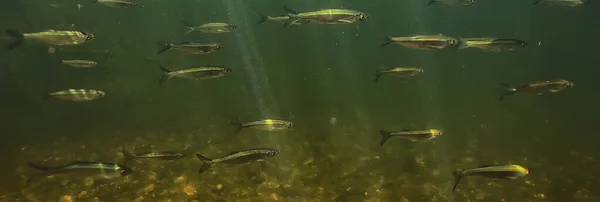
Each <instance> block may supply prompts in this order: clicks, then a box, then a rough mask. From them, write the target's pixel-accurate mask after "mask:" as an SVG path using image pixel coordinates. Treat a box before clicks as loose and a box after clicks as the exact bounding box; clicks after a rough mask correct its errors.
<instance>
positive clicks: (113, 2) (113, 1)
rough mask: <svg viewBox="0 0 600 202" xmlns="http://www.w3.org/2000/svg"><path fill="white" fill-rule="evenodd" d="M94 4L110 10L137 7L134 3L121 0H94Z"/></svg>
mask: <svg viewBox="0 0 600 202" xmlns="http://www.w3.org/2000/svg"><path fill="white" fill-rule="evenodd" d="M95 3H98V4H102V5H105V6H108V7H111V8H131V7H135V6H137V4H136V3H133V2H130V1H123V0H95Z"/></svg>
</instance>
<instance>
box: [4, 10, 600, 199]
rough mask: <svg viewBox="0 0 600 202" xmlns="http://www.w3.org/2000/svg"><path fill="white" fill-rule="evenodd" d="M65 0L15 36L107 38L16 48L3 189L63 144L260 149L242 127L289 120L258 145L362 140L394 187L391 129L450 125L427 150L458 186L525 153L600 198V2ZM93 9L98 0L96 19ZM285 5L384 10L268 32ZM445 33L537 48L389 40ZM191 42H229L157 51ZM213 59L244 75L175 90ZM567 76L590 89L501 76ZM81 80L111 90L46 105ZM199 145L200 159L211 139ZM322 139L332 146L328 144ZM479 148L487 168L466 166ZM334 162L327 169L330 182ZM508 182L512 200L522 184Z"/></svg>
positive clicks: (527, 159)
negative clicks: (85, 62) (178, 142)
mask: <svg viewBox="0 0 600 202" xmlns="http://www.w3.org/2000/svg"><path fill="white" fill-rule="evenodd" d="M56 2H57V3H61V4H62V5H63V6H62V7H61V8H54V7H51V6H50V4H52V2H47V1H42V0H22V1H1V2H0V19H2V20H0V28H11V29H16V30H19V31H22V32H36V31H42V30H45V29H59V30H64V29H71V28H70V25H71V24H73V25H74V27H73V28H72V29H75V30H82V31H87V32H91V33H93V34H94V35H95V36H96V39H95V40H94V41H91V42H89V43H87V44H84V45H81V46H63V47H56V49H57V51H56V53H54V54H49V53H48V51H47V50H48V46H46V45H43V44H33V43H29V44H26V45H23V46H21V47H19V48H17V49H16V50H14V51H12V52H7V51H6V49H0V95H2V96H1V98H2V99H1V105H0V106H1V107H0V109H1V113H0V129H1V131H2V135H1V136H0V140H1V141H0V151H1V152H2V161H3V163H2V166H0V178H1V179H3V180H2V183H0V190H7V191H16V190H19V189H20V188H19V187H17V186H16V185H15V183H14V182H18V180H19V176H17V175H16V174H15V168H16V167H18V166H21V165H23V164H24V163H25V162H27V161H35V160H39V159H45V158H49V157H52V156H51V155H50V153H47V152H48V150H52V148H56V147H63V146H64V147H71V146H72V145H63V146H61V145H50V144H51V143H52V142H54V141H56V140H57V139H59V138H67V139H69V141H67V142H69V143H70V144H73V145H79V144H88V145H90V144H96V145H97V147H99V149H100V150H102V147H101V146H105V147H107V148H105V149H107V150H117V149H118V147H119V146H120V145H112V144H110V143H114V142H118V141H120V142H122V143H118V144H130V142H131V141H132V140H133V139H135V138H136V137H141V136H144V135H145V134H148V133H152V134H162V135H164V136H168V135H169V134H180V135H183V134H201V135H202V137H205V138H206V139H209V138H214V137H215V136H216V137H220V138H221V139H224V140H226V143H220V144H221V145H228V146H231V145H241V146H240V147H239V148H248V147H253V146H252V145H243V144H242V143H240V142H238V141H237V139H238V138H239V137H238V136H231V131H232V128H231V127H232V126H231V125H230V124H229V122H230V121H238V122H239V121H242V122H244V121H251V120H259V119H263V118H278V119H285V120H290V121H292V122H294V123H295V124H296V129H295V132H293V133H285V134H277V133H268V134H262V135H259V136H260V137H259V142H261V145H256V147H258V146H270V145H294V144H296V143H297V142H299V141H305V142H307V143H308V146H307V145H304V147H303V148H304V151H306V152H307V153H306V155H307V156H313V157H314V158H316V159H322V160H324V161H327V157H326V155H327V154H324V153H337V154H339V155H341V156H346V157H347V158H350V159H351V158H353V157H355V156H357V155H359V154H356V153H353V152H354V151H353V152H348V151H345V148H351V147H354V145H360V146H361V147H362V148H364V149H365V150H366V151H369V152H372V153H373V154H374V155H378V156H382V158H384V159H385V161H384V162H383V163H380V164H373V165H369V166H368V169H367V170H369V169H373V170H384V171H386V177H388V178H390V179H392V178H393V177H394V176H395V175H396V174H395V171H394V169H398V168H399V167H402V166H403V164H405V162H404V160H402V158H403V157H398V156H403V155H405V154H406V152H407V151H408V150H410V149H411V148H412V147H414V145H415V143H411V142H407V141H403V140H400V139H391V140H390V141H388V143H386V145H385V147H383V148H380V147H379V145H378V143H379V140H380V136H379V134H378V133H379V132H378V131H379V130H380V129H386V130H400V129H409V128H438V129H441V130H443V131H444V133H445V134H444V135H443V136H441V137H439V138H438V139H436V140H434V141H431V142H430V143H420V144H427V146H426V148H427V149H426V151H418V152H422V155H425V156H437V157H436V159H439V160H438V161H436V162H435V163H437V165H436V167H438V168H439V169H441V170H443V171H442V175H443V176H444V178H447V179H446V180H444V181H443V182H444V183H448V182H449V181H451V180H452V177H451V176H450V175H449V173H450V172H451V171H453V170H455V169H458V168H469V167H475V166H478V165H482V164H489V163H517V164H521V165H524V166H526V167H530V168H532V174H531V176H530V179H529V180H531V181H535V183H536V184H537V185H538V187H537V190H536V191H537V192H543V193H546V196H547V200H549V201H563V202H564V201H578V200H579V199H575V198H573V194H574V193H575V192H576V191H578V190H581V189H586V190H590V191H592V192H593V191H596V192H595V193H594V194H593V197H595V198H596V199H598V197H600V196H599V195H598V194H597V193H598V191H600V190H598V182H597V180H593V178H598V176H599V174H600V172H599V171H598V170H599V169H600V166H598V164H597V163H596V162H595V159H598V158H600V156H599V155H598V154H600V152H599V151H598V139H599V138H598V137H597V136H598V135H599V134H598V132H597V125H596V124H597V123H598V116H599V115H600V110H599V109H600V107H599V106H598V103H600V98H599V97H598V96H597V93H598V91H599V90H600V85H598V81H597V80H598V73H599V72H600V71H598V63H600V57H598V51H597V47H598V45H599V44H600V38H599V36H600V30H599V28H598V26H597V24H598V20H600V12H599V8H600V7H599V6H598V4H593V3H592V4H591V5H586V6H584V7H579V8H560V7H549V6H545V5H538V6H535V7H532V6H531V3H532V2H530V1H523V0H505V1H491V0H481V1H478V2H476V4H474V5H472V6H469V7H448V6H443V5H439V4H438V5H433V6H430V7H427V1H426V0H423V1H399V0H398V1H391V0H386V1H358V0H352V1H350V0H347V1H341V0H336V1H327V2H323V3H317V2H316V1H315V2H310V3H308V2H305V1H291V0H288V1H275V0H215V1H212V0H199V1H165V0H156V1H148V0H140V1H136V2H138V4H139V5H140V6H139V7H137V8H133V9H111V8H108V7H104V6H101V5H91V4H89V3H82V2H79V1H73V0H64V1H62V2H60V1H56ZM78 3H81V4H83V5H84V7H83V8H81V10H79V11H78V9H77V4H78ZM282 5H287V6H289V7H291V8H293V9H295V10H297V11H299V12H302V11H309V10H314V9H318V8H349V9H355V10H360V11H362V12H365V13H367V14H369V16H370V19H369V20H368V21H367V22H364V23H361V24H357V25H316V24H315V25H306V26H293V27H290V28H286V29H283V28H282V27H281V25H279V24H277V23H274V22H266V23H264V24H261V25H256V21H258V16H257V15H256V14H255V13H253V10H254V11H256V12H259V13H263V14H271V15H280V14H283V10H282V9H281V6H282ZM182 19H186V20H187V21H190V22H192V23H194V24H202V23H208V22H216V21H220V22H230V23H232V24H236V25H237V26H238V29H237V30H236V31H235V32H233V33H226V34H219V35H215V34H202V33H192V34H187V35H186V34H185V31H186V28H185V27H184V26H183V25H182V23H181V20H182ZM439 33H443V34H444V35H447V36H452V37H457V38H459V37H513V38H518V39H522V40H525V41H528V42H529V44H530V46H529V47H527V48H526V49H521V50H517V51H512V52H501V53H486V52H481V51H479V50H477V49H466V50H460V51H458V50H454V49H449V50H440V51H419V50H411V49H407V48H405V47H401V46H398V45H389V46H386V47H382V48H380V47H379V45H380V43H381V42H382V40H383V39H384V38H385V37H386V36H409V35H414V34H439ZM2 39H3V40H2V41H0V44H2V46H6V45H7V44H8V36H7V35H3V36H2ZM183 41H199V42H220V43H222V44H223V45H224V46H225V49H223V50H221V51H219V52H217V53H214V54H210V55H186V54H183V53H181V52H177V51H168V52H166V53H164V54H161V55H156V54H155V51H156V50H157V49H158V47H157V46H156V42H164V43H169V42H183ZM538 42H541V45H540V46H538ZM60 59H90V60H96V61H98V62H99V66H98V67H97V68H95V69H75V68H69V67H65V66H60V65H58V64H57V61H58V60H60ZM201 64H218V65H225V66H228V67H230V68H232V69H233V73H231V74H230V75H228V76H226V77H223V78H220V79H216V80H206V81H200V82H194V81H188V80H182V79H172V80H169V81H168V82H166V83H165V84H164V85H158V81H159V78H160V76H161V73H160V71H159V70H158V66H159V65H164V66H165V67H168V68H171V69H181V68H185V67H187V66H190V65H201ZM394 66H419V67H423V69H424V70H425V72H424V73H422V74H420V75H418V76H416V77H414V78H407V79H401V78H400V79H399V78H393V77H386V76H384V77H382V79H381V80H380V81H379V82H377V83H375V82H373V79H374V77H375V71H376V70H378V69H383V68H390V67H394ZM555 78H560V79H568V80H571V81H574V82H575V88H573V89H568V90H565V91H564V92H560V93H556V94H548V95H544V96H535V95H526V94H525V95H523V94H517V95H515V96H511V97H509V98H508V99H507V100H505V101H503V102H499V101H498V100H497V99H498V97H499V96H500V95H501V94H502V93H503V92H504V91H503V88H502V86H500V85H499V84H500V83H503V82H505V83H508V84H511V85H519V84H523V83H527V82H531V81H536V80H546V79H555ZM68 88H89V89H99V90H103V91H105V92H107V97H106V98H103V99H101V100H97V101H93V102H87V103H72V102H64V101H44V100H43V97H44V96H45V95H46V94H47V93H49V92H53V91H57V90H62V89H68ZM332 117H336V118H337V120H338V122H337V125H336V126H335V127H332V126H331V125H330V124H329V119H330V118H332ZM257 134H258V132H257ZM272 136H277V138H276V139H275V140H276V141H277V142H273V141H275V140H274V139H272ZM289 136H292V137H289ZM117 139H118V141H117ZM200 139H201V140H202V138H200ZM109 142H110V143H109ZM104 143H106V145H102V144H104ZM188 143H189V144H191V145H193V148H196V149H197V150H200V151H201V150H202V148H203V147H204V145H206V144H207V143H206V142H202V141H200V142H188ZM313 143H314V144H326V145H331V146H327V147H324V148H326V149H325V150H326V151H322V150H315V149H314V148H312V147H311V146H310V145H311V144H313ZM98 144H100V145H98ZM25 145H27V146H29V147H35V148H38V149H39V151H40V153H39V156H38V157H39V159H29V158H31V156H30V155H23V152H21V151H20V148H21V147H23V146H25ZM469 145H471V146H469ZM472 145H475V146H476V149H474V148H472ZM74 147H76V146H74ZM217 147H219V146H218V145H217ZM222 147H227V146H222ZM280 149H281V148H280ZM311 150H312V151H311ZM97 152H100V151H97ZM285 152H289V151H285V150H283V151H282V154H284V153H285ZM296 152H297V151H296ZM418 152H417V153H418ZM574 152H575V153H577V155H574V154H573V153H574ZM469 155H470V157H471V158H473V159H474V162H471V163H468V164H459V162H460V161H461V160H460V159H463V158H466V157H469ZM583 156H585V157H590V158H591V159H593V160H591V161H585V163H584V162H582V161H581V160H579V157H582V158H583ZM81 158H84V157H81ZM281 158H284V156H283V157H281ZM336 163H337V164H340V163H341V162H336ZM339 166H346V165H339ZM329 171H330V170H327V171H325V170H323V172H322V173H320V174H321V175H323V177H324V178H327V175H330V174H329ZM388 172H389V173H388ZM333 173H335V172H333ZM361 177H364V178H372V176H368V175H365V176H361ZM426 179H427V177H426V176H425V177H424V178H418V179H415V180H416V182H415V183H417V184H418V183H424V181H426ZM569 179H571V181H570V182H569ZM584 182H585V183H584ZM392 183H393V182H392ZM463 185H466V183H465V184H463ZM309 186H310V185H309ZM464 187H467V186H464ZM390 189H391V188H390ZM395 189H397V188H395ZM503 190H505V191H506V193H511V192H510V191H509V190H510V188H503ZM388 191H390V192H395V191H397V190H388ZM526 192H527V191H526ZM537 192H535V191H533V190H529V192H527V193H525V194H514V195H511V194H506V193H504V192H500V193H504V194H503V195H504V196H503V197H506V199H508V200H509V201H515V200H511V198H519V197H524V196H527V197H531V196H532V195H533V194H535V193H537ZM0 193H2V192H0ZM411 201H412V200H411ZM423 201H426V200H423Z"/></svg>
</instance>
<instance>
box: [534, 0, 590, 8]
mask: <svg viewBox="0 0 600 202" xmlns="http://www.w3.org/2000/svg"><path fill="white" fill-rule="evenodd" d="M590 1H591V0H587V1H584V0H536V1H535V2H533V5H538V4H539V3H545V4H548V5H551V6H566V7H575V6H580V5H583V4H590Z"/></svg>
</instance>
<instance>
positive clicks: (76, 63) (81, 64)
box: [60, 60, 98, 68]
mask: <svg viewBox="0 0 600 202" xmlns="http://www.w3.org/2000/svg"><path fill="white" fill-rule="evenodd" d="M60 64H64V65H69V66H71V67H78V68H91V67H96V65H98V62H95V61H91V60H61V61H60Z"/></svg>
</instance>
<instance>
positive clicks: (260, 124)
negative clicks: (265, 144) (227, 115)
mask: <svg viewBox="0 0 600 202" xmlns="http://www.w3.org/2000/svg"><path fill="white" fill-rule="evenodd" d="M231 124H233V125H236V126H238V130H242V129H244V128H252V129H257V130H264V131H280V130H285V129H289V128H292V127H294V123H292V122H289V121H282V120H273V119H265V120H260V121H252V122H249V123H235V122H231Z"/></svg>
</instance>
